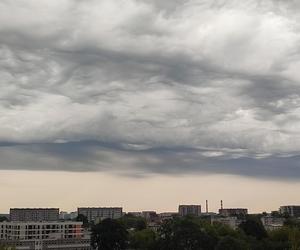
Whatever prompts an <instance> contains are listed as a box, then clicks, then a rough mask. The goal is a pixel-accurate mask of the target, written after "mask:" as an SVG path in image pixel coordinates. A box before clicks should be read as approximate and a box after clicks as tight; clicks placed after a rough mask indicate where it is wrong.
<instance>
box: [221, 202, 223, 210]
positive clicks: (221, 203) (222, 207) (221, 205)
mask: <svg viewBox="0 0 300 250" xmlns="http://www.w3.org/2000/svg"><path fill="white" fill-rule="evenodd" d="M221 209H223V200H221Z"/></svg>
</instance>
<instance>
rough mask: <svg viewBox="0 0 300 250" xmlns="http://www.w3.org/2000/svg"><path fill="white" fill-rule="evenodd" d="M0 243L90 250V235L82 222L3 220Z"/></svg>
mask: <svg viewBox="0 0 300 250" xmlns="http://www.w3.org/2000/svg"><path fill="white" fill-rule="evenodd" d="M0 244H3V245H6V246H10V247H15V248H16V249H17V250H19V249H20V250H21V249H24V250H25V249H28V250H43V249H74V250H75V249H76V250H89V249H90V237H89V236H88V235H85V234H84V233H83V228H82V222H72V221H69V222H45V221H44V222H17V221H11V222H1V223H0Z"/></svg>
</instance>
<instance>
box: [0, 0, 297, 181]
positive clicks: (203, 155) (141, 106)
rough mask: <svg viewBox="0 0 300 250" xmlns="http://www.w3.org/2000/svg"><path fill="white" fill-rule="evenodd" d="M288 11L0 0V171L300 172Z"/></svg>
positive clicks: (269, 6)
mask: <svg viewBox="0 0 300 250" xmlns="http://www.w3.org/2000/svg"><path fill="white" fill-rule="evenodd" d="M299 69H300V3H299V1H296V0H295V1H292V0H285V1H284V0H243V1H240V0H230V1H227V0H226V1H225V0H214V1H211V0H164V1H161V0H101V1H99V0H84V1H83V0H51V1H37V0H19V1H6V0H0V168H1V169H34V170H68V171H115V172H119V173H122V174H124V175H130V176H137V177H138V176H144V175H147V174H149V173H167V174H182V173H194V172H201V171H204V172H208V173H231V174H238V175H247V176H258V177H263V178H264V177H274V178H280V177H283V178H300V164H299V162H300V71H299Z"/></svg>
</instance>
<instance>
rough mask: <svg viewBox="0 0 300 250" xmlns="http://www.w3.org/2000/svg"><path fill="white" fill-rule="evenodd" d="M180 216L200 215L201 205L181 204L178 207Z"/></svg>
mask: <svg viewBox="0 0 300 250" xmlns="http://www.w3.org/2000/svg"><path fill="white" fill-rule="evenodd" d="M178 214H179V216H187V215H193V216H200V215H201V205H179V207H178Z"/></svg>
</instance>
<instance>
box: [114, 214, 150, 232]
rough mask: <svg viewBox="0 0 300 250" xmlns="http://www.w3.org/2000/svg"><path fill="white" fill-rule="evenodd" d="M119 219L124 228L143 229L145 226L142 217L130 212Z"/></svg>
mask: <svg viewBox="0 0 300 250" xmlns="http://www.w3.org/2000/svg"><path fill="white" fill-rule="evenodd" d="M119 221H120V222H121V223H122V224H123V225H124V226H125V227H126V229H132V228H133V229H135V230H143V229H145V228H146V227H147V223H146V220H145V219H144V218H142V217H137V216H134V215H132V214H126V215H124V216H123V217H122V218H120V219H119Z"/></svg>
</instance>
